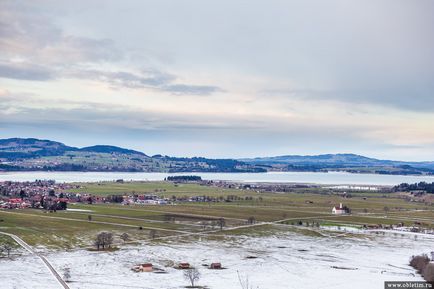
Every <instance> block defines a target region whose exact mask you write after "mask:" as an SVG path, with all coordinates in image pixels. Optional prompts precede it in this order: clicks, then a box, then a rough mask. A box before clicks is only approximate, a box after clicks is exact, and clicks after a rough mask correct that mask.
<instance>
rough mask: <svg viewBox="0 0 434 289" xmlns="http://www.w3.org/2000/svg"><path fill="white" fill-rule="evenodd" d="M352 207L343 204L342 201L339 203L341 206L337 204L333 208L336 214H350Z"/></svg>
mask: <svg viewBox="0 0 434 289" xmlns="http://www.w3.org/2000/svg"><path fill="white" fill-rule="evenodd" d="M350 212H351V211H350V208H348V207H347V206H344V205H342V203H340V204H339V206H335V207H333V209H332V213H333V214H335V215H345V214H349V213H350Z"/></svg>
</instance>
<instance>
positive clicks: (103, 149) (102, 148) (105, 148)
mask: <svg viewBox="0 0 434 289" xmlns="http://www.w3.org/2000/svg"><path fill="white" fill-rule="evenodd" d="M80 151H84V152H94V153H107V154H126V155H142V156H146V155H145V154H144V153H142V152H139V151H135V150H129V149H124V148H120V147H116V146H109V145H96V146H90V147H84V148H82V149H80Z"/></svg>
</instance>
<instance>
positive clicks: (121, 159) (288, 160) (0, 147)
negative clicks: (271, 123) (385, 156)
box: [0, 138, 434, 175]
mask: <svg viewBox="0 0 434 289" xmlns="http://www.w3.org/2000/svg"><path fill="white" fill-rule="evenodd" d="M0 170H3V171H26V170H27V171H29V170H30V171H32V170H44V171H50V170H51V171H133V172H134V171H137V172H266V171H310V172H327V171H346V172H352V173H376V174H412V175H420V174H434V162H403V161H391V160H379V159H374V158H368V157H364V156H360V155H355V154H327V155H317V156H299V155H286V156H277V157H263V158H252V159H238V160H237V159H209V158H204V157H193V158H187V157H170V156H163V155H154V156H148V155H146V154H145V153H143V152H140V151H136V150H131V149H126V148H121V147H117V146H111V145H94V146H89V147H84V148H78V147H73V146H68V145H65V144H63V143H60V142H56V141H51V140H42V139H35V138H10V139H0Z"/></svg>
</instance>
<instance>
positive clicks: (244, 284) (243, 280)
mask: <svg viewBox="0 0 434 289" xmlns="http://www.w3.org/2000/svg"><path fill="white" fill-rule="evenodd" d="M237 275H238V282H240V286H241V289H253V285H251V284H250V282H249V276H246V277H243V276H241V275H240V272H238V271H237Z"/></svg>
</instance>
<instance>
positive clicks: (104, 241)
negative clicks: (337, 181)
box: [94, 232, 113, 250]
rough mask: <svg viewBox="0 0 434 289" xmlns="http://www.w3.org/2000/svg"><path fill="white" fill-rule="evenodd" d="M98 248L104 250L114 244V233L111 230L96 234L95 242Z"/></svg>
mask: <svg viewBox="0 0 434 289" xmlns="http://www.w3.org/2000/svg"><path fill="white" fill-rule="evenodd" d="M94 244H95V246H96V248H97V250H99V249H100V248H102V249H103V250H104V249H106V247H107V248H110V246H111V245H112V244H113V234H112V233H109V232H101V233H99V234H98V235H97V236H96V239H95V242H94Z"/></svg>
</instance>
